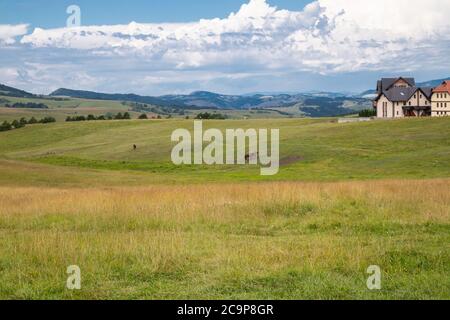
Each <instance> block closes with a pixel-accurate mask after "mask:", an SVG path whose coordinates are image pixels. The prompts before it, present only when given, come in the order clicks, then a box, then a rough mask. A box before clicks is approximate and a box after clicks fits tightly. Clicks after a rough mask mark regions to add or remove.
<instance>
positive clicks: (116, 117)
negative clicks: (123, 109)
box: [114, 112, 123, 120]
mask: <svg viewBox="0 0 450 320" xmlns="http://www.w3.org/2000/svg"><path fill="white" fill-rule="evenodd" d="M114 119H115V120H122V119H123V115H122V113H120V112H119V113H118V114H116V116H115V117H114Z"/></svg>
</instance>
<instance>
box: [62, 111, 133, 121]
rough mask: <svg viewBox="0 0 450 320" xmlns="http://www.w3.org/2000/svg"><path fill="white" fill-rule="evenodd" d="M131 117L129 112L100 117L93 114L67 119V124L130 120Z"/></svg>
mask: <svg viewBox="0 0 450 320" xmlns="http://www.w3.org/2000/svg"><path fill="white" fill-rule="evenodd" d="M130 119H131V116H130V114H129V113H128V112H125V113H123V114H122V113H121V112H119V113H118V114H116V115H100V116H98V117H96V116H94V115H93V114H90V115H88V116H73V117H70V116H69V117H67V118H66V121H67V122H74V121H101V120H130Z"/></svg>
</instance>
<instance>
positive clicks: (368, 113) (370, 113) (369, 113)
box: [359, 109, 377, 118]
mask: <svg viewBox="0 0 450 320" xmlns="http://www.w3.org/2000/svg"><path fill="white" fill-rule="evenodd" d="M376 115H377V111H376V110H375V109H365V110H361V111H360V112H359V116H360V117H361V118H370V117H376Z"/></svg>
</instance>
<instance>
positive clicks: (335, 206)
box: [0, 108, 450, 299]
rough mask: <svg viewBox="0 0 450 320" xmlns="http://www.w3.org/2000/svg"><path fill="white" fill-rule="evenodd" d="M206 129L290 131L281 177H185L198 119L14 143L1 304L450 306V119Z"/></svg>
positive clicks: (36, 136) (9, 147)
mask: <svg viewBox="0 0 450 320" xmlns="http://www.w3.org/2000/svg"><path fill="white" fill-rule="evenodd" d="M68 109H70V108H68ZM203 125H204V129H208V128H218V129H221V130H225V129H227V128H243V129H246V128H256V129H258V128H268V129H270V128H277V129H280V161H281V167H280V172H279V174H278V175H275V176H265V177H264V176H260V174H259V172H260V171H259V167H257V166H248V165H241V166H220V165H215V166H202V165H200V166H175V165H174V164H172V162H171V160H170V154H171V150H172V147H173V146H174V145H175V144H174V143H172V142H171V141H170V136H171V133H172V131H173V130H175V129H177V128H187V129H191V130H192V129H193V121H192V120H181V119H170V120H169V119H168V120H130V121H125V120H122V121H94V122H77V123H65V122H57V123H52V124H46V125H42V124H37V125H27V126H26V127H25V128H21V129H15V130H11V131H7V132H0V298H2V299H449V298H450V280H449V279H450V277H449V276H448V275H449V274H450V246H449V244H450V165H449V164H450V118H447V119H445V118H439V119H432V118H421V119H405V120H393V121H372V122H364V123H346V124H339V123H337V120H336V119H332V118H321V119H250V120H224V121H204V122H203ZM133 145H136V146H137V149H136V150H134V148H133ZM69 265H78V266H79V267H80V269H81V273H82V288H81V290H77V291H71V290H68V289H67V288H66V286H65V284H66V279H67V276H68V275H67V274H66V268H67V267H68V266H69ZM370 265H378V266H380V268H381V270H382V289H381V290H375V291H371V290H368V288H367V286H366V280H367V278H368V276H369V275H368V274H367V273H366V270H367V268H368V267H369V266H370Z"/></svg>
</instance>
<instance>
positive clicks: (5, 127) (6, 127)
mask: <svg viewBox="0 0 450 320" xmlns="http://www.w3.org/2000/svg"><path fill="white" fill-rule="evenodd" d="M11 129H12V125H11V124H10V123H9V122H8V121H4V122H3V123H2V125H1V126H0V131H8V130H11Z"/></svg>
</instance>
